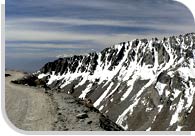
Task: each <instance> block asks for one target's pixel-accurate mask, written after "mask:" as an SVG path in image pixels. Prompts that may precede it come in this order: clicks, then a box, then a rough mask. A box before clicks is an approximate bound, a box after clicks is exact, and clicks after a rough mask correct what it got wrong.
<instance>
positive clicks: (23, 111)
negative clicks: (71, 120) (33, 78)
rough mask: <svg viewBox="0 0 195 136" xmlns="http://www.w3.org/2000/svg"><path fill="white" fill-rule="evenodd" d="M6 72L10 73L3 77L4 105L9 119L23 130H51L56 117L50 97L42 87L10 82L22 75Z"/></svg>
mask: <svg viewBox="0 0 195 136" xmlns="http://www.w3.org/2000/svg"><path fill="white" fill-rule="evenodd" d="M6 74H10V75H11V76H8V77H6V78H5V107H6V112H7V116H8V118H9V119H10V121H11V122H12V123H13V124H14V125H15V126H16V127H18V128H20V129H23V130H30V131H34V130H36V131H48V130H52V126H53V123H54V122H55V119H56V117H55V115H56V113H55V112H56V110H55V106H54V104H53V102H52V99H51V98H50V97H49V96H47V95H46V94H45V93H44V92H43V90H42V89H37V88H33V87H29V86H24V85H16V84H13V83H11V82H10V81H11V80H16V79H18V78H20V77H23V76H24V74H23V73H21V72H16V71H6Z"/></svg>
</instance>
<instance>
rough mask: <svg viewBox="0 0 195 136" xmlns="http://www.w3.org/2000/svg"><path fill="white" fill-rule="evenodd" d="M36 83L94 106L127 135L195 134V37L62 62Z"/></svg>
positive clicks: (139, 42)
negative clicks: (129, 133) (159, 131)
mask: <svg viewBox="0 0 195 136" xmlns="http://www.w3.org/2000/svg"><path fill="white" fill-rule="evenodd" d="M33 77H34V78H32V80H33V81H35V80H36V83H38V84H44V87H45V88H47V89H52V90H58V91H59V92H63V93H68V94H71V95H73V96H74V97H76V98H80V99H84V100H87V101H89V102H90V103H91V104H92V105H93V106H94V107H95V108H96V109H98V110H99V111H100V112H101V113H102V114H104V115H105V116H106V117H108V118H109V119H110V120H112V121H113V122H115V123H116V124H118V125H119V126H121V127H122V128H123V129H124V130H133V131H134V130H136V131H138V130H143V131H154V130H161V131H164V130H167V131H169V130H173V131H180V130H191V131H192V130H195V121H194V115H195V109H194V108H193V107H194V105H195V100H194V99H195V97H194V96H195V95H194V94H195V33H188V34H185V35H179V36H171V37H168V38H163V39H162V40H159V39H157V38H153V39H151V40H147V39H135V40H132V41H127V42H122V43H120V44H117V45H114V46H111V47H108V48H105V49H104V50H102V51H101V52H92V53H89V54H87V55H75V56H72V57H63V58H59V59H57V60H55V61H53V62H48V63H46V64H45V65H44V66H43V67H42V68H41V69H40V70H38V71H37V72H35V73H33Z"/></svg>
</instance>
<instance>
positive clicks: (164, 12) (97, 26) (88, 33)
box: [5, 0, 195, 69]
mask: <svg viewBox="0 0 195 136" xmlns="http://www.w3.org/2000/svg"><path fill="white" fill-rule="evenodd" d="M192 30H195V24H194V20H193V16H192V14H191V12H190V11H189V10H188V9H187V8H186V7H185V6H184V5H182V4H180V3H178V2H174V1H172V0H71V1H70V0H6V35H5V36H6V57H7V60H6V61H7V62H8V63H7V66H8V67H9V65H10V63H11V64H12V65H13V63H12V62H13V61H14V59H17V61H22V59H23V58H25V61H28V59H29V60H30V59H31V60H32V59H33V60H34V62H36V60H40V59H42V60H44V59H45V60H47V61H48V60H49V59H50V58H53V57H55V56H60V55H63V54H64V55H65V56H68V55H72V54H85V53H87V52H91V51H94V50H95V51H100V50H102V49H103V48H105V47H109V46H111V45H114V44H117V43H120V42H124V41H130V40H132V39H136V38H152V37H159V38H162V37H164V36H171V35H179V34H185V33H188V32H192ZM17 61H15V62H17ZM25 61H22V62H23V63H24V62H25ZM34 62H33V63H34ZM41 63H42V61H41ZM20 64H21V62H18V63H16V65H20ZM20 66H21V67H22V66H23V65H20ZM39 66H40V65H39ZM35 68H37V67H35ZM27 69H28V68H27Z"/></svg>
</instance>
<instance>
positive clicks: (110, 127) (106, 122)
mask: <svg viewBox="0 0 195 136" xmlns="http://www.w3.org/2000/svg"><path fill="white" fill-rule="evenodd" d="M99 120H100V127H101V128H103V129H105V130H107V131H124V130H123V128H122V127H120V126H118V125H117V124H116V123H114V122H113V121H111V120H110V119H109V118H108V117H106V116H104V115H103V114H102V115H101V116H100V118H99Z"/></svg>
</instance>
